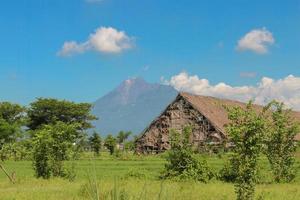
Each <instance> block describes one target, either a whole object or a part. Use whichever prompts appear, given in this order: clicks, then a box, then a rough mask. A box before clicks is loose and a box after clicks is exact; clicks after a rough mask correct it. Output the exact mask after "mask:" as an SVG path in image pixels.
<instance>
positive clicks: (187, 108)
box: [137, 96, 224, 153]
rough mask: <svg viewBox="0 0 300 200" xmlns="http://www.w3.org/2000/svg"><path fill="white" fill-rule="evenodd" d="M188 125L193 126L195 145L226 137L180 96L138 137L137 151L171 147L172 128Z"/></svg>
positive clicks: (192, 136)
mask: <svg viewBox="0 0 300 200" xmlns="http://www.w3.org/2000/svg"><path fill="white" fill-rule="evenodd" d="M187 125H191V126H192V127H193V134H192V135H191V138H190V142H191V143H192V144H193V145H194V146H199V145H200V144H202V143H203V142H221V141H222V140H223V139H224V136H223V134H222V133H220V132H219V131H218V130H216V129H215V127H214V126H213V124H212V123H211V122H209V120H207V119H206V118H205V116H203V115H202V114H201V113H200V112H199V111H197V110H195V109H194V108H193V106H192V105H191V104H190V103H189V102H188V101H186V100H185V99H184V98H182V97H181V96H178V97H177V99H176V100H175V101H174V102H173V103H172V104H170V105H169V106H168V107H167V108H166V110H165V111H164V112H163V113H162V114H161V115H160V116H159V117H158V118H156V119H155V120H154V121H153V122H152V123H151V124H150V126H149V127H148V128H147V129H146V130H145V131H144V133H143V135H142V136H141V137H140V138H139V139H138V141H137V152H140V153H147V152H161V151H164V150H167V149H169V148H170V143H169V131H170V129H175V130H177V131H179V132H181V131H182V129H183V128H184V127H185V126H187Z"/></svg>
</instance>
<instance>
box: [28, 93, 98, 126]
mask: <svg viewBox="0 0 300 200" xmlns="http://www.w3.org/2000/svg"><path fill="white" fill-rule="evenodd" d="M91 107H92V105H91V104H88V103H74V102H71V101H66V100H57V99H51V98H38V99H37V100H36V101H35V102H33V103H31V104H30V108H29V110H28V112H27V115H28V119H29V122H28V124H27V126H28V128H29V129H30V130H36V129H38V128H40V127H41V126H43V125H47V124H50V125H51V124H55V123H56V122H58V121H60V122H64V123H67V124H71V123H76V124H78V125H79V126H78V129H79V130H85V129H88V128H91V127H92V124H91V122H90V121H91V120H95V119H96V117H95V116H93V115H92V114H90V110H91Z"/></svg>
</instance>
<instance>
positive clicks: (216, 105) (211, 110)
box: [179, 92, 300, 140]
mask: <svg viewBox="0 0 300 200" xmlns="http://www.w3.org/2000/svg"><path fill="white" fill-rule="evenodd" d="M179 95H180V96H182V97H183V98H184V99H185V100H187V101H188V102H189V103H190V104H191V105H192V106H193V107H194V109H196V110H198V111H199V112H200V113H201V114H203V115H204V116H205V117H206V118H207V119H208V120H209V121H210V122H211V123H212V124H213V125H214V126H215V127H216V128H217V129H219V130H220V131H221V132H222V133H223V134H225V135H226V132H225V125H226V124H227V123H229V119H228V116H227V111H226V110H225V108H224V106H241V107H245V106H246V104H245V103H242V102H239V101H233V100H228V99H219V98H215V97H208V96H199V95H192V94H189V93H185V92H181V93H179ZM254 106H255V109H257V110H261V109H262V108H263V107H262V106H259V105H254ZM292 115H293V117H294V118H295V120H296V121H298V122H300V112H292ZM296 139H297V140H300V134H298V135H297V137H296Z"/></svg>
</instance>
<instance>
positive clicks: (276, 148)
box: [266, 101, 300, 182]
mask: <svg viewBox="0 0 300 200" xmlns="http://www.w3.org/2000/svg"><path fill="white" fill-rule="evenodd" d="M268 107H270V108H271V111H272V112H271V117H270V118H269V119H270V124H269V126H268V127H269V128H268V134H267V137H266V147H267V148H266V154H267V157H268V160H269V162H270V165H271V168H272V171H273V175H274V180H275V182H290V181H292V180H293V179H294V177H295V170H294V169H293V165H294V163H295V155H294V154H295V152H296V149H297V143H296V141H295V136H296V135H297V133H299V131H300V130H299V124H297V123H296V122H295V120H293V118H292V117H291V110H286V109H284V104H283V103H279V102H277V101H272V102H271V103H270V104H269V105H268Z"/></svg>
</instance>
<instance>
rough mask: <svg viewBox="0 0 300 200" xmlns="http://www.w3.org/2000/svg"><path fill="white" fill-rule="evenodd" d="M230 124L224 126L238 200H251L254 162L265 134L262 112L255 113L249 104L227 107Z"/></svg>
mask: <svg viewBox="0 0 300 200" xmlns="http://www.w3.org/2000/svg"><path fill="white" fill-rule="evenodd" d="M227 110H228V118H229V120H230V123H229V124H228V125H227V127H226V131H227V133H228V134H229V137H230V140H231V142H232V143H233V155H232V157H231V159H230V163H231V168H232V169H233V170H234V171H235V172H236V180H235V191H236V193H237V199H238V200H251V199H254V192H255V181H256V178H257V160H258V157H259V154H260V151H261V147H262V141H263V135H264V133H265V130H266V129H265V124H266V123H265V116H264V113H265V110H263V111H262V112H261V113H257V111H255V108H254V106H253V104H252V102H251V101H250V102H249V103H248V104H247V106H246V108H245V109H243V108H241V107H227Z"/></svg>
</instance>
